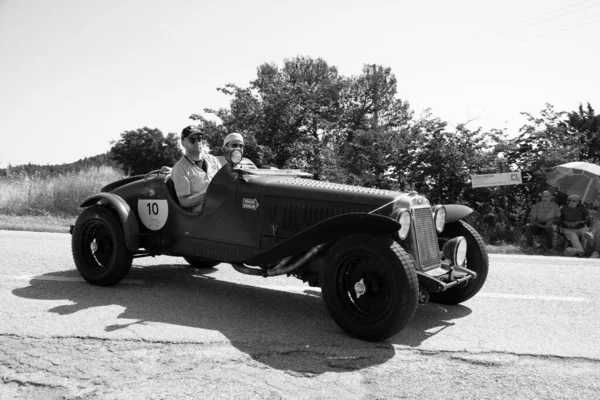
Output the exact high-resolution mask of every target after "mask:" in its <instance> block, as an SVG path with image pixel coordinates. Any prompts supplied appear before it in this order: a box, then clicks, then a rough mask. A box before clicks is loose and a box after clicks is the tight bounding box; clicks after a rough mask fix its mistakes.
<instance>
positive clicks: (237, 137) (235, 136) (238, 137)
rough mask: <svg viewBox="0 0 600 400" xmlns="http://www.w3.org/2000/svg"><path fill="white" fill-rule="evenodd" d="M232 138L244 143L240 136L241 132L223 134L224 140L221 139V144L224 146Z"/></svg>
mask: <svg viewBox="0 0 600 400" xmlns="http://www.w3.org/2000/svg"><path fill="white" fill-rule="evenodd" d="M233 140H239V141H240V142H242V143H244V137H243V136H242V134H241V133H237V132H234V133H230V134H229V135H227V136H225V140H223V146H226V145H227V143H229V142H231V141H233Z"/></svg>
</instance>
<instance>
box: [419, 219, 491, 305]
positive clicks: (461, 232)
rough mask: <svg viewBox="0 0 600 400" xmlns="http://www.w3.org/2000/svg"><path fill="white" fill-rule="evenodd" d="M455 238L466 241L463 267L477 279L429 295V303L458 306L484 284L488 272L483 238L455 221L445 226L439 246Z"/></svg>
mask: <svg viewBox="0 0 600 400" xmlns="http://www.w3.org/2000/svg"><path fill="white" fill-rule="evenodd" d="M457 236H464V237H465V239H466V240H467V258H466V261H465V267H466V268H468V269H470V270H472V271H475V272H476V273H477V278H475V279H471V280H469V281H467V283H466V284H464V285H459V286H455V287H453V288H451V289H448V290H446V291H444V292H439V293H431V296H430V301H433V302H436V303H441V304H459V303H462V302H464V301H467V300H469V299H470V298H471V297H473V296H475V295H476V294H477V292H479V290H481V287H482V286H483V284H484V283H485V280H486V278H487V275H488V270H489V260H488V252H487V247H486V246H485V243H484V241H483V238H482V237H481V236H480V235H479V233H478V232H477V231H476V230H475V228H473V227H472V226H471V225H469V224H467V223H466V222H464V221H456V222H453V223H451V224H448V225H446V227H445V228H444V231H443V232H442V233H441V234H440V239H439V241H440V246H441V245H443V243H445V242H446V241H448V240H450V239H452V238H455V237H457ZM440 248H441V247H440Z"/></svg>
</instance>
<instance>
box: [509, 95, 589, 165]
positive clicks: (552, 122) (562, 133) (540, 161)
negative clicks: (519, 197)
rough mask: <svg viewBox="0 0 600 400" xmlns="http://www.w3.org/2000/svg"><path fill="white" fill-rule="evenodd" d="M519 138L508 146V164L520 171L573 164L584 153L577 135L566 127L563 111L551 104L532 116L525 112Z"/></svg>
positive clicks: (579, 137) (570, 128) (582, 144)
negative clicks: (525, 117) (571, 162)
mask: <svg viewBox="0 0 600 400" xmlns="http://www.w3.org/2000/svg"><path fill="white" fill-rule="evenodd" d="M522 114H523V115H526V116H527V122H526V123H525V125H523V126H522V127H521V128H520V129H519V132H520V134H519V136H517V137H516V138H515V139H513V140H512V141H511V143H510V148H511V149H512V150H511V151H509V152H507V154H506V155H507V161H508V164H509V165H514V166H515V167H516V168H519V169H521V170H535V171H544V170H545V169H548V168H551V167H553V166H555V165H559V164H563V163H566V162H570V161H577V160H579V159H580V158H581V156H582V154H583V153H584V147H585V144H584V143H582V140H581V134H580V133H579V132H577V130H575V129H574V128H572V127H571V126H569V124H568V123H567V122H566V120H565V114H566V112H564V111H560V112H558V111H555V110H554V107H553V106H552V105H551V104H546V107H545V108H544V109H543V110H542V111H540V115H539V116H537V117H535V116H533V115H531V114H529V113H522Z"/></svg>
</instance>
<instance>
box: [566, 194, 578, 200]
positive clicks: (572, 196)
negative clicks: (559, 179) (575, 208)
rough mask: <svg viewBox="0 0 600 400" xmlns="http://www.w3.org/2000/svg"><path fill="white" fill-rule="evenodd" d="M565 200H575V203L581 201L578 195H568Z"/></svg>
mask: <svg viewBox="0 0 600 400" xmlns="http://www.w3.org/2000/svg"><path fill="white" fill-rule="evenodd" d="M567 200H577V201H579V200H581V198H580V197H579V195H578V194H570V195H569V196H568V197H567Z"/></svg>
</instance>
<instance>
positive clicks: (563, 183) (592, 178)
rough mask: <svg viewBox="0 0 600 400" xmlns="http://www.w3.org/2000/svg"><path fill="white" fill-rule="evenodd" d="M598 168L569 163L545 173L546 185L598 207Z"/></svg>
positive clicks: (580, 163)
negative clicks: (575, 195) (574, 195)
mask: <svg viewBox="0 0 600 400" xmlns="http://www.w3.org/2000/svg"><path fill="white" fill-rule="evenodd" d="M599 177H600V166H598V165H596V164H591V163H587V162H581V161H576V162H570V163H566V164H561V165H557V166H556V167H552V168H551V169H550V170H549V171H547V172H546V180H547V181H548V184H549V185H551V186H553V187H555V188H557V189H558V190H559V191H561V192H563V193H566V194H567V195H571V194H577V195H579V197H581V201H583V202H587V203H593V204H594V205H596V206H600V179H599Z"/></svg>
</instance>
